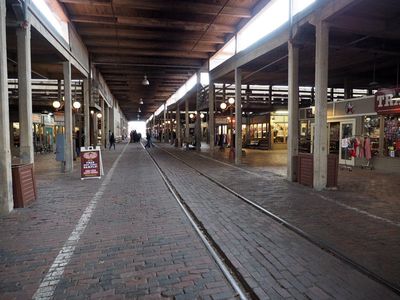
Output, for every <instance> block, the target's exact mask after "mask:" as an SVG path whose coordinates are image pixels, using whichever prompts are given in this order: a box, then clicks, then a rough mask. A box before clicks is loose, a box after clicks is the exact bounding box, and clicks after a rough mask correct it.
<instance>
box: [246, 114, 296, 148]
mask: <svg viewBox="0 0 400 300" xmlns="http://www.w3.org/2000/svg"><path fill="white" fill-rule="evenodd" d="M243 123H245V122H243ZM247 126H248V127H249V128H248V130H247ZM242 132H243V133H244V134H245V136H244V138H243V141H246V144H245V146H246V147H249V148H258V149H270V150H271V149H272V150H285V149H287V137H288V112H287V111H276V112H270V113H266V114H262V115H250V116H248V117H247V122H246V125H243V128H242Z"/></svg>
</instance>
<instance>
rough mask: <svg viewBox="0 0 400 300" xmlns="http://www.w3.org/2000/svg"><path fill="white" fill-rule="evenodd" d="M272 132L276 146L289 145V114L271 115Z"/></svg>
mask: <svg viewBox="0 0 400 300" xmlns="http://www.w3.org/2000/svg"><path fill="white" fill-rule="evenodd" d="M271 131H272V137H273V140H272V141H273V143H274V144H287V136H288V116H287V114H271Z"/></svg>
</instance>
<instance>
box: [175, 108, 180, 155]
mask: <svg viewBox="0 0 400 300" xmlns="http://www.w3.org/2000/svg"><path fill="white" fill-rule="evenodd" d="M175 119H176V138H177V139H178V148H180V147H181V144H182V138H181V108H180V107H179V102H178V103H177V104H176V118H175Z"/></svg>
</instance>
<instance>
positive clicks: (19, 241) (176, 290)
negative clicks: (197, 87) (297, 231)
mask: <svg viewBox="0 0 400 300" xmlns="http://www.w3.org/2000/svg"><path fill="white" fill-rule="evenodd" d="M122 147H123V145H117V151H115V152H114V151H105V152H104V155H103V157H104V166H105V171H106V173H107V171H108V170H109V168H110V166H111V165H112V164H113V162H114V160H115V159H116V158H117V156H118V155H119V154H120V152H121V150H122ZM39 159H40V160H41V161H40V163H38V164H37V168H36V171H37V181H38V190H39V199H38V200H37V201H36V202H35V203H34V204H33V205H31V206H30V207H28V208H24V209H18V210H15V211H14V212H13V213H11V214H10V215H8V216H6V217H2V218H0V298H1V299H29V298H31V297H32V295H33V294H34V293H35V291H36V290H37V288H38V287H39V284H40V282H41V280H42V279H43V278H44V276H45V275H46V273H47V271H48V269H49V267H50V265H51V264H52V263H53V260H54V259H55V257H56V256H57V254H58V252H59V251H60V249H61V248H62V247H63V244H64V242H65V241H66V240H67V239H68V236H69V235H70V234H71V232H72V230H73V229H74V227H75V225H76V223H77V222H78V220H79V218H80V216H81V214H82V212H83V211H84V210H85V208H86V206H87V205H88V203H89V202H90V200H91V198H92V197H93V195H94V194H95V193H96V192H97V191H98V190H99V188H100V185H101V183H102V182H103V180H86V181H81V180H79V173H78V170H76V171H75V172H74V173H73V174H72V175H69V176H68V175H62V174H58V173H57V168H58V166H57V165H54V163H53V162H51V156H49V159H48V160H46V158H45V157H44V156H43V157H41V158H39ZM46 165H47V167H46ZM46 169H48V170H50V171H49V174H50V175H48V174H47V173H46ZM54 296H55V299H89V298H91V299H92V298H93V299H101V298H103V299H106V298H107V299H125V298H135V299H136V298H141V299H142V298H143V299H161V298H163V299H165V298H175V299H196V298H201V299H232V298H233V297H234V291H233V290H232V288H231V287H230V286H229V284H228V283H227V281H226V280H225V278H224V277H223V275H222V273H221V271H220V270H219V269H218V267H217V266H216V264H215V263H214V261H213V259H212V258H211V257H210V255H209V253H208V252H207V251H206V249H205V247H204V245H203V244H202V242H201V241H200V239H199V238H198V237H197V236H196V235H195V233H194V230H193V229H192V227H191V225H190V223H189V222H188V220H187V219H186V217H185V216H184V214H183V212H182V211H181V209H180V208H179V206H178V204H177V203H176V202H175V200H174V199H173V198H172V196H171V195H170V193H169V192H168V190H167V188H166V187H165V185H164V184H163V182H162V180H161V177H160V176H159V174H158V173H157V171H156V169H155V168H154V166H153V165H152V163H151V161H150V158H149V157H148V156H147V154H146V153H145V152H144V150H143V149H141V147H139V146H138V145H137V144H136V145H134V144H130V145H128V148H127V150H126V152H125V154H123V156H122V159H121V161H120V162H119V163H118V165H117V169H116V171H115V172H114V175H113V177H112V179H111V181H110V183H109V185H108V186H107V187H106V190H105V192H104V194H103V196H102V197H101V199H99V201H98V203H97V207H96V209H95V210H94V213H93V215H92V217H91V219H90V222H89V223H88V225H87V228H86V230H85V231H84V233H83V234H82V236H81V239H80V240H79V243H78V245H77V247H76V249H75V252H74V254H73V256H72V258H71V260H70V262H69V264H68V265H67V266H66V268H65V271H64V274H63V277H62V278H61V281H60V282H59V283H58V285H57V287H56V289H55V294H54Z"/></svg>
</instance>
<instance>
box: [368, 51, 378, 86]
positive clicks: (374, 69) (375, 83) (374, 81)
mask: <svg viewBox="0 0 400 300" xmlns="http://www.w3.org/2000/svg"><path fill="white" fill-rule="evenodd" d="M375 71H376V54H374V68H373V71H372V81H371V82H370V83H368V86H369V87H372V88H373V87H377V86H378V85H379V82H377V81H376V80H375Z"/></svg>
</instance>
